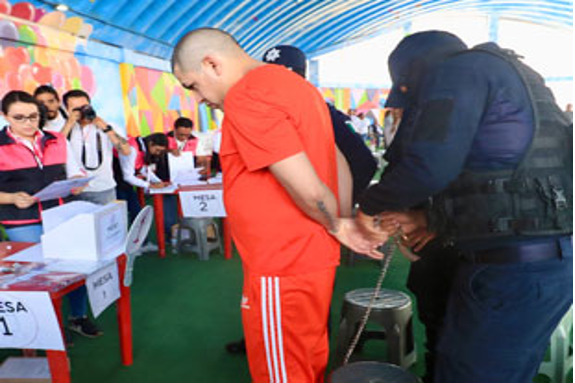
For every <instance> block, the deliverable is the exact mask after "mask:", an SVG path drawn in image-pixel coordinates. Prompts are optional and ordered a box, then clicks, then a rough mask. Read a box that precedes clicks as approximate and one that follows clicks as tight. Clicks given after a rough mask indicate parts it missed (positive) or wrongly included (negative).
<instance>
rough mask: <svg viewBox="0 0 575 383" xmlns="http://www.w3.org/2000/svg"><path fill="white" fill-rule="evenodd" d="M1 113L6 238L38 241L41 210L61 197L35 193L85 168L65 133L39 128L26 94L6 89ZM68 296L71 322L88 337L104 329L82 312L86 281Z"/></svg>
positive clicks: (0, 218) (1, 210) (0, 206)
mask: <svg viewBox="0 0 575 383" xmlns="http://www.w3.org/2000/svg"><path fill="white" fill-rule="evenodd" d="M2 114H3V115H4V118H5V119H6V121H8V123H9V125H8V126H7V127H5V128H4V129H3V130H0V223H1V224H2V225H3V226H4V228H5V229H6V234H7V236H8V239H9V240H10V241H15V242H40V237H41V235H42V216H41V212H42V210H46V209H49V208H51V207H54V206H57V205H59V204H62V203H64V201H63V200H62V199H57V200H56V199H54V200H48V201H42V202H39V201H37V200H36V198H34V197H33V195H34V194H35V193H37V192H38V191H40V190H41V189H43V188H44V187H46V186H48V185H49V184H50V183H52V182H54V181H58V180H63V179H66V178H74V177H83V176H85V172H84V170H83V169H82V168H81V167H80V166H79V165H78V163H77V162H76V160H75V157H74V155H73V154H72V149H71V148H70V144H69V143H68V141H67V140H66V138H64V136H62V135H61V134H60V133H56V132H50V131H44V132H43V131H42V130H41V129H40V117H41V116H40V106H39V104H38V102H37V101H36V100H35V99H34V98H33V97H32V96H31V95H30V94H28V93H26V92H21V91H12V92H9V93H8V94H7V95H6V96H5V97H4V99H3V100H2ZM81 191H82V190H81V189H76V190H74V191H73V192H74V194H78V193H80V192H81ZM68 298H69V300H70V323H69V328H70V329H71V330H73V331H75V332H77V333H79V334H81V335H84V336H87V337H97V336H100V335H102V332H101V331H100V330H99V329H98V328H97V327H96V326H95V325H94V324H93V323H92V322H91V321H90V320H89V319H88V317H87V316H86V313H87V296H86V289H85V287H84V286H83V287H82V288H78V289H76V290H74V291H73V292H71V293H70V294H68Z"/></svg>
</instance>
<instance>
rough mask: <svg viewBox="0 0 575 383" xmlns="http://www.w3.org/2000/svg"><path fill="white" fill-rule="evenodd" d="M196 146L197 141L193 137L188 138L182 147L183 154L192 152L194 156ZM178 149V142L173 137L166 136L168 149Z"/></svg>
mask: <svg viewBox="0 0 575 383" xmlns="http://www.w3.org/2000/svg"><path fill="white" fill-rule="evenodd" d="M197 146H198V139H197V138H195V137H190V139H188V140H187V141H186V145H185V146H184V150H183V151H184V152H192V153H194V155H195V154H196V147H197ZM177 148H178V142H177V141H176V138H175V137H173V136H168V149H169V150H174V149H177Z"/></svg>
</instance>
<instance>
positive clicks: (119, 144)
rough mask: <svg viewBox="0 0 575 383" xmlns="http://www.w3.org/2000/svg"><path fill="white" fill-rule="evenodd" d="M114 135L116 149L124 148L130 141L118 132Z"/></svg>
mask: <svg viewBox="0 0 575 383" xmlns="http://www.w3.org/2000/svg"><path fill="white" fill-rule="evenodd" d="M114 137H116V140H117V141H116V143H115V144H114V147H115V148H116V150H120V149H122V146H124V145H126V144H127V143H128V141H127V140H126V139H125V138H124V137H122V136H120V135H119V134H118V133H116V132H114Z"/></svg>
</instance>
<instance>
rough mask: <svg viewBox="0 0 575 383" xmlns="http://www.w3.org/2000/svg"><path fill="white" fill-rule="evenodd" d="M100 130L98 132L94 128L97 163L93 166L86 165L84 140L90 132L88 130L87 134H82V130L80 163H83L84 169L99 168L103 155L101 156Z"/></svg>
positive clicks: (85, 140)
mask: <svg viewBox="0 0 575 383" xmlns="http://www.w3.org/2000/svg"><path fill="white" fill-rule="evenodd" d="M99 133H100V132H98V131H97V130H96V151H97V153H98V165H96V166H95V167H92V166H88V165H87V164H86V142H87V141H88V140H87V137H88V135H89V134H90V132H88V133H87V134H84V133H83V132H82V164H83V165H84V169H86V170H98V169H99V168H100V166H102V162H103V158H102V157H103V156H102V137H100V134H99Z"/></svg>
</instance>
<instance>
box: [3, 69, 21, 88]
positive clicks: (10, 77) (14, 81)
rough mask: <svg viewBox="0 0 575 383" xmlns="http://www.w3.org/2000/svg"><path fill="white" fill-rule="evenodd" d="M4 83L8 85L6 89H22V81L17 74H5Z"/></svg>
mask: <svg viewBox="0 0 575 383" xmlns="http://www.w3.org/2000/svg"><path fill="white" fill-rule="evenodd" d="M6 83H7V84H8V89H10V90H18V89H22V79H21V78H20V75H19V74H18V72H10V73H6Z"/></svg>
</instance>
